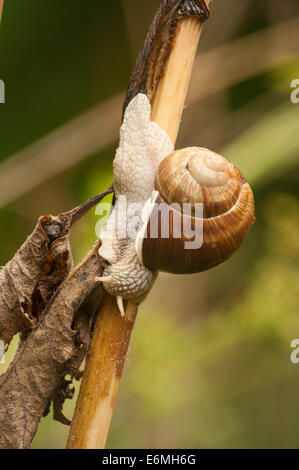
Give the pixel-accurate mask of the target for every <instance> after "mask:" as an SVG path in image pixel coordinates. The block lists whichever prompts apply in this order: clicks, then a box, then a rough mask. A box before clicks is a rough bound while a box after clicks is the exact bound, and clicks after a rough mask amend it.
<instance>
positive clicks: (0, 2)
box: [0, 0, 4, 23]
mask: <svg viewBox="0 0 299 470" xmlns="http://www.w3.org/2000/svg"><path fill="white" fill-rule="evenodd" d="M3 4H4V0H0V23H1V20H2V12H3Z"/></svg>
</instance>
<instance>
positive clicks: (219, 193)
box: [155, 147, 245, 218]
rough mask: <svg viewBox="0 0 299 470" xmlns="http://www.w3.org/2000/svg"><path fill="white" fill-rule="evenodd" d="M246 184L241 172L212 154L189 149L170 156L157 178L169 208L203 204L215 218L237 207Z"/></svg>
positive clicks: (210, 215)
mask: <svg viewBox="0 0 299 470" xmlns="http://www.w3.org/2000/svg"><path fill="white" fill-rule="evenodd" d="M244 182H245V179H244V177H243V176H242V175H241V173H240V171H239V170H238V168H236V167H235V166H234V165H233V164H232V163H230V162H229V161H228V160H226V159H225V158H223V157H222V156H221V155H218V154H217V153H215V152H212V151H211V150H208V149H204V148H198V147H187V148H185V149H181V150H177V151H175V152H173V153H172V154H170V155H168V156H167V157H166V158H165V159H164V160H163V161H162V163H161V164H160V166H159V168H158V171H157V174H156V182H155V184H156V189H157V191H159V193H160V195H161V197H162V198H163V199H164V201H165V202H167V203H168V204H172V203H174V202H176V203H179V204H181V205H182V204H183V203H190V204H196V203H202V204H203V210H204V213H203V215H204V217H205V218H209V217H215V216H217V215H221V214H223V213H225V212H227V211H228V210H230V209H231V208H232V207H233V206H234V204H235V203H236V201H237V199H238V196H239V193H240V190H241V185H242V184H243V183H244Z"/></svg>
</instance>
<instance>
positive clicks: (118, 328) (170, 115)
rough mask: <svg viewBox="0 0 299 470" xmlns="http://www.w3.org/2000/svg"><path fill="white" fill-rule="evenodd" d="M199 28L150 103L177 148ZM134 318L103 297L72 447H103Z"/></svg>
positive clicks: (178, 49)
mask: <svg viewBox="0 0 299 470" xmlns="http://www.w3.org/2000/svg"><path fill="white" fill-rule="evenodd" d="M165 3H166V2H165V1H164V2H163V4H165ZM168 3H169V2H168ZM180 3H181V4H184V3H186V2H184V1H182V2H180ZM209 3H210V0H206V4H207V5H209ZM161 8H162V7H161ZM162 12H163V9H162ZM201 28H202V23H201V21H200V20H199V18H196V17H195V18H194V17H184V18H182V19H181V20H180V21H179V23H178V27H177V29H176V32H175V37H174V40H173V44H172V47H171V51H170V54H169V57H168V59H167V63H166V66H165V67H164V73H163V75H162V77H161V79H160V80H159V83H158V86H157V90H156V93H155V94H154V98H153V100H152V103H151V104H152V120H154V121H156V122H157V124H159V125H160V127H162V128H163V129H164V130H165V131H166V132H167V133H168V135H169V136H170V138H171V139H172V140H173V142H174V144H175V141H176V138H177V133H178V129H179V125H180V122H181V117H182V113H183V109H184V103H185V97H186V93H187V90H188V85H189V81H190V76H191V72H192V67H193V62H194V58H195V54H196V49H197V45H198V40H199V37H200V32H201ZM160 40H161V38H160ZM158 46H159V45H158ZM160 46H162V44H160ZM164 65H165V64H164ZM136 315H137V305H136V304H134V303H132V302H128V304H127V307H126V316H125V317H124V318H121V316H120V312H119V309H118V307H117V304H116V301H115V299H114V298H112V297H110V296H109V295H108V294H106V295H105V301H104V302H103V303H102V305H101V309H100V312H99V314H98V318H97V320H96V326H95V331H94V333H93V337H92V342H91V350H90V354H89V356H88V358H87V364H86V370H85V373H84V377H83V381H82V385H81V389H80V394H79V398H78V401H77V406H76V411H75V416H74V419H73V423H72V427H71V430H70V435H69V440H68V444H67V447H68V448H69V449H93V448H97V449H103V448H105V444H106V439H107V436H108V432H109V428H110V423H111V419H112V415H113V409H114V405H115V401H116V397H117V392H118V388H119V383H120V378H121V376H122V371H123V365H124V360H125V357H126V354H127V350H128V346H129V340H130V335H131V332H132V329H133V326H134V322H135V318H136Z"/></svg>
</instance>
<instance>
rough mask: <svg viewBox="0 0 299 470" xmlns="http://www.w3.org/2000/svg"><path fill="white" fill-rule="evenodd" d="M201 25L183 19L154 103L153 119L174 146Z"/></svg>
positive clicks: (191, 19)
mask: <svg viewBox="0 0 299 470" xmlns="http://www.w3.org/2000/svg"><path fill="white" fill-rule="evenodd" d="M201 29H202V28H201V23H200V22H199V21H198V19H196V18H190V19H187V20H184V21H183V22H182V23H181V24H180V25H179V28H178V33H177V38H176V43H175V46H174V48H173V50H172V52H171V54H170V57H169V60H168V63H167V65H166V68H165V72H164V75H163V77H162V79H161V81H160V83H159V86H158V89H157V93H156V96H155V99H154V102H153V103H152V120H153V121H155V122H156V123H157V124H159V126H160V127H161V128H162V129H163V130H165V131H166V132H167V134H168V135H169V137H170V138H171V140H172V141H173V142H174V143H175V141H176V139H177V135H178V131H179V127H180V123H181V117H182V114H183V110H184V106H185V99H186V95H187V91H188V86H189V82H190V78H191V72H192V68H193V64H194V59H195V54H196V50H197V45H198V41H199V37H200V33H201Z"/></svg>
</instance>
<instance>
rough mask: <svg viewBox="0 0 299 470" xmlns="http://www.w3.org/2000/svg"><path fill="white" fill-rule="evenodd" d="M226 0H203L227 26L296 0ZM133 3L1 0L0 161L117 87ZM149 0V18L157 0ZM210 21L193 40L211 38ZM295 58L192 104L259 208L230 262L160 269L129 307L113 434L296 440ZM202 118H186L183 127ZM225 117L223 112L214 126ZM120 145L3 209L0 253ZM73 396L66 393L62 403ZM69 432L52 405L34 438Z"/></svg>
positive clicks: (96, 183)
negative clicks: (134, 310)
mask: <svg viewBox="0 0 299 470" xmlns="http://www.w3.org/2000/svg"><path fill="white" fill-rule="evenodd" d="M237 1H238V0H230V1H229V2H220V1H219V0H214V2H213V15H215V21H216V24H217V17H218V18H219V17H220V20H221V21H223V18H226V20H225V21H226V38H225V40H226V41H231V40H232V39H236V38H238V37H241V36H245V35H247V34H252V33H254V32H255V31H258V30H260V29H262V28H267V27H271V25H272V24H273V22H279V21H281V20H283V19H287V18H290V17H293V16H294V15H297V16H299V5H298V4H297V7H296V5H295V4H296V2H294V1H293V0H286V1H285V2H284V9H283V12H282V11H281V10H280V9H279V8H277V9H275V6H276V7H277V5H278V3H280V2H276V0H275V1H274V2H273V1H272V0H261V1H260V2H258V3H259V6H258V7H256V1H255V0H253V1H252V0H243V1H244V2H246V3H247V8H245V9H244V11H243V13H242V15H241V16H240V15H239V17H238V24H234V17H233V15H228V14H227V10H226V9H227V8H229V7H230V6H231V5H233V3H234V2H237ZM134 2H135V0H123V2H121V1H120V0H115V1H114V2H98V1H96V0H86V1H85V2H84V3H83V2H81V1H79V0H72V1H70V0H65V1H64V2H59V1H58V0H52V1H51V2H49V1H48V2H38V1H33V0H31V1H27V2H24V1H23V0H14V2H9V1H6V2H5V8H4V17H3V23H2V27H1V46H0V64H1V68H0V78H1V79H3V80H4V81H5V83H6V89H7V95H6V101H7V102H6V104H5V105H0V119H1V147H0V160H4V159H6V158H7V157H9V155H10V154H12V153H14V152H15V151H16V150H18V149H21V148H23V147H24V146H25V145H27V144H28V143H31V142H33V141H35V140H36V139H37V138H39V137H40V136H42V135H45V134H47V133H49V132H50V131H52V130H53V129H55V128H56V127H58V126H59V125H61V124H63V123H65V122H66V121H68V120H69V119H71V118H72V117H75V116H77V115H79V114H80V113H81V112H83V111H85V110H86V109H89V108H90V107H91V106H93V105H95V104H96V103H98V102H101V101H103V100H105V99H106V98H108V97H110V96H113V95H114V94H116V93H118V92H119V91H121V90H123V89H125V87H126V85H127V81H128V78H129V74H130V70H131V66H132V60H131V50H130V46H129V40H128V37H129V36H130V39H131V41H132V38H134V22H135V24H136V25H137V23H138V27H137V26H136V30H137V29H138V32H139V33H138V34H140V29H141V25H140V22H139V15H138V11H137V10H136V11H135V10H134V8H132V5H133V4H134ZM149 3H150V2H149ZM135 4H136V2H135ZM152 4H153V9H152V11H149V12H148V15H150V16H149V17H148V18H147V15H144V16H145V17H144V32H145V30H146V28H147V24H146V23H148V22H149V21H150V19H151V16H152V13H153V11H154V6H156V5H157V1H155V0H153V2H152ZM253 4H254V8H252V6H253ZM274 4H275V5H274ZM229 5H230V6H229ZM294 5H295V6H294ZM127 8H128V10H127ZM148 9H149V10H150V8H148ZM128 11H130V22H129V23H130V28H131V30H130V31H129V34H128V31H126V20H125V18H126V14H127V13H128ZM217 15H218V16H217ZM275 15H276V16H275ZM283 15H285V16H284V17H283ZM288 15H289V16H288ZM218 21H219V20H218ZM229 25H230V28H229ZM211 29H213V23H212V19H211ZM208 31H209V30H208V27H207V29H206V31H205V34H204V36H203V41H202V44H203V46H202V47H203V50H206V49H211V48H213V47H215V45H216V44H217V38H216V37H215V35H213V34H211V35H209V32H208ZM244 54H246V51H244ZM257 54H258V51H257ZM298 70H299V60H298V58H296V57H293V56H290V58H289V61H288V62H286V63H284V64H283V65H279V66H277V67H276V68H275V69H271V70H268V71H267V72H266V73H263V74H261V75H259V76H257V77H253V78H250V79H249V78H248V80H244V81H243V82H242V83H239V84H237V85H235V86H233V87H231V88H230V89H228V90H225V91H224V92H223V93H220V94H219V95H217V96H216V97H210V98H209V99H207V100H204V101H203V102H202V103H199V105H198V107H199V108H202V109H203V110H204V113H205V118H206V120H207V122H212V123H214V122H216V121H217V122H218V121H220V126H219V125H218V127H217V129H218V130H219V132H218V134H219V135H217V145H218V146H219V147H220V148H221V147H222V150H223V153H224V154H225V155H226V156H227V157H228V158H230V159H231V160H232V161H234V162H235V163H236V164H237V165H238V166H239V167H240V169H241V170H242V171H243V173H244V174H245V176H246V177H247V179H248V181H249V182H250V184H252V186H253V189H254V192H255V199H256V209H257V221H256V224H255V226H254V228H253V229H252V231H251V233H250V234H249V236H248V238H247V240H246V243H245V244H244V246H243V247H242V249H241V250H239V252H238V253H237V254H236V255H234V257H233V258H232V259H231V260H229V261H228V262H226V263H225V264H223V265H221V266H219V267H217V268H215V269H213V270H211V271H208V272H205V273H201V274H200V275H196V276H184V277H181V276H171V275H166V274H161V275H160V276H159V280H158V282H157V283H156V285H155V287H154V289H153V291H152V292H151V294H150V296H149V298H148V299H147V301H146V302H145V303H144V304H143V305H142V306H141V308H140V313H139V316H138V321H137V324H136V327H135V330H134V334H133V338H132V342H131V346H130V353H129V358H128V361H127V366H126V369H125V373H124V377H123V380H122V384H121V389H120V394H119V398H118V402H117V407H116V410H115V414H114V417H113V423H112V428H111V433H110V436H109V441H108V447H110V448H136V447H137V448H138V447H143V448H163V447H166V448H170V447H173V448H175V447H178V448H192V447H210V448H217V447H249V448H261V447H273V448H274V447H298V442H299V426H298V424H299V402H298V398H297V395H298V389H299V366H298V365H297V366H296V365H293V364H292V363H291V362H290V353H291V349H290V343H291V340H292V339H294V338H298V337H299V326H298V325H299V323H298V299H299V273H298V261H299V194H298V187H299V185H298V181H299V171H298V170H299V168H298V167H299V165H298V154H299V132H298V112H299V105H297V106H296V105H293V104H291V103H290V98H289V95H290V91H291V90H290V82H291V80H293V79H294V78H299V76H298V73H299V72H298ZM215 79H216V78H215ZM217 79H221V77H217ZM191 112H192V110H187V111H186V121H187V120H188V113H191ZM120 113H121V110H120ZM228 118H229V120H228ZM200 119H201V118H198V120H197V119H196V116H195V117H194V124H193V127H192V128H191V132H192V133H193V134H194V139H196V138H197V134H198V129H200V124H201V122H202V121H200ZM224 119H225V122H226V123H227V122H230V123H231V124H229V125H228V131H227V128H225V132H222V133H221V120H223V122H224ZM200 135H204V132H203V131H201V134H200ZM200 135H199V137H200ZM212 137H213V133H212ZM189 138H190V137H188V142H184V144H185V146H187V145H190V140H189ZM214 138H215V139H216V136H214ZM191 143H192V142H191ZM116 145H117V143H115V145H113V146H111V147H110V148H107V149H106V150H105V151H104V152H101V153H100V154H98V155H91V156H90V158H88V159H87V160H85V161H84V162H82V163H81V164H78V165H76V166H74V167H73V169H72V170H70V171H68V172H65V173H64V174H62V175H59V176H57V177H56V178H52V179H51V180H49V181H48V182H47V183H46V184H43V185H41V186H40V187H39V188H36V189H35V190H33V191H31V192H30V193H28V194H27V195H25V196H24V197H23V198H22V199H19V200H17V201H15V202H14V203H11V204H10V205H9V206H7V207H5V208H4V209H2V210H1V226H0V247H1V249H0V263H2V264H4V263H5V262H6V261H7V260H8V259H9V258H10V257H11V256H12V254H13V253H14V252H15V250H16V249H17V248H18V246H19V245H20V244H21V243H22V241H23V240H24V238H25V237H26V235H27V234H28V233H30V231H31V230H32V228H33V226H34V224H35V221H36V219H37V217H38V216H39V215H40V214H42V213H47V212H52V213H58V212H59V211H63V210H66V209H68V208H71V207H73V206H75V205H77V204H78V203H80V202H81V201H83V200H85V199H87V198H88V197H89V196H91V195H94V194H96V193H98V192H100V191H101V190H103V189H104V188H105V187H107V186H108V184H110V182H111V180H112V166H111V162H112V158H113V155H114V151H115V147H116ZM17 184H18V182H17V181H16V185H17ZM0 190H1V188H0ZM96 220H97V219H96V217H95V215H94V213H91V214H89V215H88V216H87V217H85V218H84V220H83V221H81V222H80V223H79V224H78V226H77V227H75V228H74V230H73V233H72V237H71V241H72V246H73V251H74V259H75V262H78V261H79V260H80V259H81V258H82V257H83V256H84V254H86V252H87V251H88V250H89V249H90V248H91V246H92V244H93V243H94V242H95V240H96V235H95V232H94V227H95V223H96ZM16 342H17V340H16V339H15V343H14V344H13V345H12V347H11V348H10V350H9V353H8V355H7V361H8V362H9V360H10V359H11V358H12V355H13V352H14V349H15V347H16ZM0 370H3V365H1V369H0ZM77 385H78V384H77ZM76 388H77V389H78V386H77V387H76ZM74 402H75V401H74V400H73V401H72V402H70V401H68V402H67V403H66V405H65V413H66V415H67V416H69V417H71V416H72V413H73V407H74ZM67 434H68V428H67V427H65V426H63V425H61V424H59V423H55V422H53V420H52V416H51V415H49V416H48V417H47V418H45V419H42V421H41V425H40V428H39V431H38V433H37V436H36V438H35V440H34V443H33V447H34V448H41V447H46V448H55V447H61V448H63V447H64V446H65V442H66V438H67Z"/></svg>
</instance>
